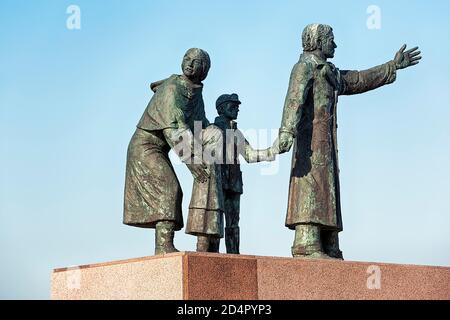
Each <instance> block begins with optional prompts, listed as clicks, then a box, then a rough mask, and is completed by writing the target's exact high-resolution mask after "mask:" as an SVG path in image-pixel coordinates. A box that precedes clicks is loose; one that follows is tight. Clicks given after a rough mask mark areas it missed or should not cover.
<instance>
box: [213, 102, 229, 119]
mask: <svg viewBox="0 0 450 320" xmlns="http://www.w3.org/2000/svg"><path fill="white" fill-rule="evenodd" d="M226 103H227V102H224V103H221V104H220V105H218V106H216V110H217V114H218V115H219V116H220V115H221V114H222V113H223V108H224V107H225V104H226Z"/></svg>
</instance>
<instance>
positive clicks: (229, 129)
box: [204, 93, 275, 254]
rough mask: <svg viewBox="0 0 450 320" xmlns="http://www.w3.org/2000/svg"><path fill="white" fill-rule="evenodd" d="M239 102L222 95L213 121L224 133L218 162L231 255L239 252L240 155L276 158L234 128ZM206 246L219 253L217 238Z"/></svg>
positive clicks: (251, 158) (235, 97) (253, 159)
mask: <svg viewBox="0 0 450 320" xmlns="http://www.w3.org/2000/svg"><path fill="white" fill-rule="evenodd" d="M240 104H241V102H240V101H239V97H238V95H237V94H235V93H232V94H223V95H221V96H220V97H219V98H217V101H216V109H217V113H218V114H219V116H218V117H216V119H215V121H214V124H215V125H216V126H217V127H219V128H220V129H221V130H222V133H223V142H224V144H223V155H224V163H223V164H222V165H221V171H222V188H223V193H224V202H225V223H226V226H225V245H226V249H227V253H233V254H239V242H240V241H239V239H240V232H239V218H240V199H241V194H242V193H243V183H242V172H241V166H240V164H239V155H242V157H243V158H244V159H245V161H247V162H248V163H254V162H260V161H273V160H275V154H274V152H273V151H272V148H267V149H263V150H255V149H253V148H252V146H251V145H250V143H249V142H248V141H247V139H245V137H244V135H243V133H242V132H241V131H240V130H239V129H238V128H237V122H236V121H235V120H236V119H237V117H238V113H239V105H240ZM204 245H205V246H206V245H207V244H206V243H205V244H204ZM208 248H209V249H208V251H211V252H218V251H219V239H212V242H211V243H210V244H209V247H208Z"/></svg>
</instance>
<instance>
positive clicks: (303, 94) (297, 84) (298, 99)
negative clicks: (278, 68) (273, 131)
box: [273, 62, 313, 154]
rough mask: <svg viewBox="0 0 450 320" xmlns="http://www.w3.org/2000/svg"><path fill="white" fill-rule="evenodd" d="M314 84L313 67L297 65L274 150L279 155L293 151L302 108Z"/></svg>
mask: <svg viewBox="0 0 450 320" xmlns="http://www.w3.org/2000/svg"><path fill="white" fill-rule="evenodd" d="M312 83H313V70H312V67H311V65H309V64H307V63H305V62H298V63H296V64H295V65H294V68H293V69H292V72H291V77H290V79H289V87H288V91H287V94H286V99H285V101H284V108H283V116H282V119H281V126H280V131H279V135H278V139H277V140H276V141H275V143H274V146H273V150H274V152H276V153H277V154H278V153H280V154H281V153H284V152H287V151H289V150H290V149H291V146H292V143H293V142H294V137H295V135H296V128H297V124H298V123H299V121H300V119H301V116H302V107H303V105H304V104H305V103H306V100H307V99H308V94H309V91H310V90H311V87H312ZM275 144H276V145H275ZM275 150H276V151H275Z"/></svg>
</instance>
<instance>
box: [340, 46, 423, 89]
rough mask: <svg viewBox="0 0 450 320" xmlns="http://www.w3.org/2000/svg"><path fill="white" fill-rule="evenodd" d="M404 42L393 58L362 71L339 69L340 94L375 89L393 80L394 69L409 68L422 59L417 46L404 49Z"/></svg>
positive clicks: (395, 73)
mask: <svg viewBox="0 0 450 320" xmlns="http://www.w3.org/2000/svg"><path fill="white" fill-rule="evenodd" d="M405 49H406V44H404V45H403V46H402V47H401V48H400V50H398V51H397V52H396V54H395V57H394V60H392V61H389V62H387V63H385V64H382V65H380V66H376V67H373V68H371V69H368V70H364V71H348V70H347V71H341V72H340V75H341V88H340V92H339V93H340V94H357V93H362V92H366V91H369V90H373V89H376V88H378V87H381V86H383V85H385V84H389V83H392V82H394V81H395V78H396V75H397V72H396V70H400V69H405V68H409V67H411V66H414V65H416V64H418V63H419V60H420V59H422V56H420V51H417V49H419V47H414V48H412V49H409V50H406V51H405Z"/></svg>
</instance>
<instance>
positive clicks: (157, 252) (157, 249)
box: [155, 247, 180, 255]
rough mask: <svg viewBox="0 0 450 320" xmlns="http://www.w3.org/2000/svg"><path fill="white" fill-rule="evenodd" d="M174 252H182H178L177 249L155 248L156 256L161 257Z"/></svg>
mask: <svg viewBox="0 0 450 320" xmlns="http://www.w3.org/2000/svg"><path fill="white" fill-rule="evenodd" d="M172 252H180V250H177V249H176V248H175V247H156V248H155V255H161V254H167V253H172Z"/></svg>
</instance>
